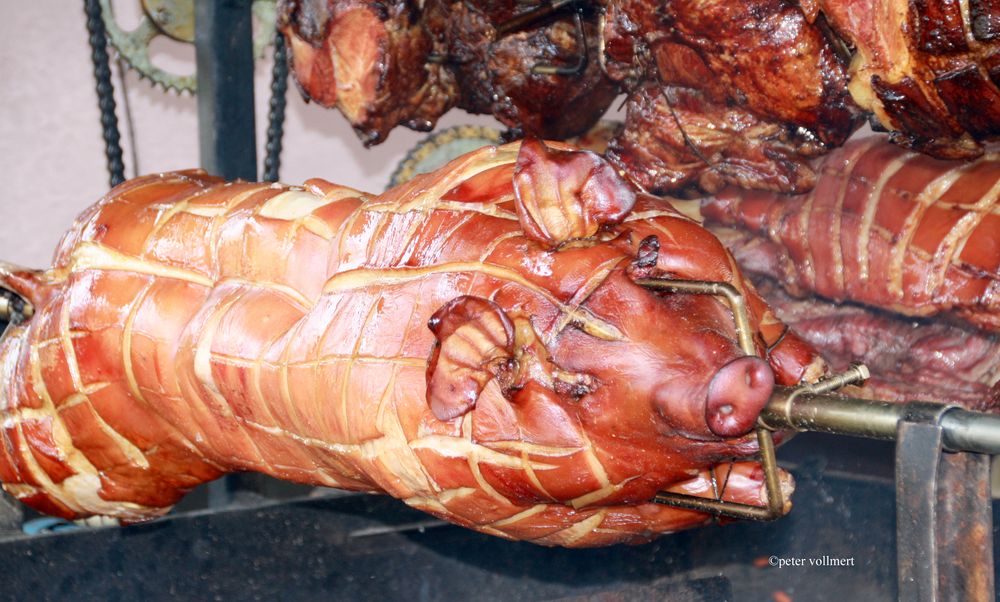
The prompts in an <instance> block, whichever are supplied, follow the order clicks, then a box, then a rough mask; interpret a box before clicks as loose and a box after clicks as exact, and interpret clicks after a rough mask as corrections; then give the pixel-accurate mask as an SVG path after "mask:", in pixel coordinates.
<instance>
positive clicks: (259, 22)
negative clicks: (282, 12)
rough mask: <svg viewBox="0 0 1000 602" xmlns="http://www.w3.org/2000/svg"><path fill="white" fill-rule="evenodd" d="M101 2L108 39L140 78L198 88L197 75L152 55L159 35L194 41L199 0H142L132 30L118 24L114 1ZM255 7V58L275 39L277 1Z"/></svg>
mask: <svg viewBox="0 0 1000 602" xmlns="http://www.w3.org/2000/svg"><path fill="white" fill-rule="evenodd" d="M100 3H101V13H102V17H103V20H104V27H105V29H106V30H107V34H108V41H109V42H110V43H111V46H112V47H114V49H115V50H116V51H118V55H119V56H121V58H122V59H124V60H125V62H126V63H128V66H129V67H130V68H132V69H135V70H136V71H137V72H138V73H139V76H140V77H144V78H146V79H149V80H150V81H151V82H153V84H155V85H159V86H162V87H163V88H164V89H166V90H175V91H177V92H191V93H192V94H194V93H195V92H196V91H197V87H198V84H197V77H196V75H194V74H192V75H177V74H175V73H170V72H169V71H166V70H164V69H162V68H160V67H157V66H156V65H154V64H153V62H152V60H151V57H150V55H149V45H150V42H152V41H153V39H154V38H156V37H158V36H166V37H168V38H171V39H173V40H176V41H177V42H181V43H186V44H193V43H194V3H195V0H140V4H141V7H142V18H141V19H140V20H139V25H137V26H136V28H135V29H133V30H131V31H125V30H124V29H122V28H121V27H120V26H119V25H118V21H117V20H116V19H115V14H114V10H113V8H112V6H111V0H100ZM251 6H252V9H251V10H253V16H254V20H255V21H256V26H255V27H254V31H255V33H254V37H253V54H254V58H255V59H259V58H260V57H262V56H263V55H264V49H265V48H267V46H268V45H269V44H271V43H272V42H273V41H274V23H275V19H276V9H275V0H253V4H252V5H251Z"/></svg>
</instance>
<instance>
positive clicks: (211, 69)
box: [195, 0, 257, 181]
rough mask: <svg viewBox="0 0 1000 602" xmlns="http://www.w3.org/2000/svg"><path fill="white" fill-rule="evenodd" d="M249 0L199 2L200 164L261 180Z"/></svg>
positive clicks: (233, 176) (224, 174) (220, 172)
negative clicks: (258, 174)
mask: <svg viewBox="0 0 1000 602" xmlns="http://www.w3.org/2000/svg"><path fill="white" fill-rule="evenodd" d="M250 8H251V0H198V2H195V49H196V53H197V64H198V134H199V143H200V151H201V166H202V167H203V168H204V169H205V170H206V171H208V172H209V173H211V174H214V175H218V176H222V177H223V178H226V179H227V180H234V179H236V178H242V179H244V180H249V181H255V180H256V179H257V143H256V137H255V132H254V99H253V21H252V18H251V17H252V14H251V10H250Z"/></svg>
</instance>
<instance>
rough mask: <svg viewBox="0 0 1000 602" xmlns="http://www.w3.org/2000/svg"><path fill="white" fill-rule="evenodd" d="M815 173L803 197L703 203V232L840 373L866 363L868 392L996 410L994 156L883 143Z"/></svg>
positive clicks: (873, 142)
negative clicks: (929, 152) (962, 156)
mask: <svg viewBox="0 0 1000 602" xmlns="http://www.w3.org/2000/svg"><path fill="white" fill-rule="evenodd" d="M819 172H820V176H819V180H818V182H817V185H816V188H815V189H814V190H813V191H812V192H811V193H809V194H807V195H801V196H787V195H777V194H768V193H761V192H740V191H736V190H726V191H724V192H722V193H720V194H719V195H717V196H716V197H714V198H710V199H706V200H704V201H703V202H702V211H703V213H704V216H705V219H706V224H707V225H708V226H709V227H710V228H711V229H712V230H713V231H714V232H715V233H716V234H717V235H718V236H719V237H720V238H721V239H722V240H723V241H724V242H725V243H726V245H727V246H728V247H729V249H730V250H731V251H732V252H733V254H734V255H735V257H736V259H737V262H738V263H739V265H740V267H741V268H742V269H743V270H744V271H745V272H746V273H747V274H748V275H750V276H751V277H753V278H755V281H756V282H757V284H758V290H759V291H761V292H762V294H763V295H764V297H765V299H767V300H768V302H769V303H770V304H771V305H772V307H773V308H774V310H775V312H776V313H777V315H778V316H779V317H780V318H781V319H782V321H784V322H785V323H787V324H789V325H790V326H791V328H792V329H793V330H794V331H795V332H796V333H797V334H799V335H800V336H802V337H803V338H805V339H806V340H807V341H809V342H810V343H811V344H812V345H814V347H815V348H816V349H817V350H819V351H820V352H821V353H822V354H823V356H824V358H825V359H827V360H828V361H829V362H830V364H831V365H832V366H833V367H834V369H843V368H846V367H847V365H848V364H850V363H852V362H863V363H865V364H866V365H867V366H868V367H869V368H870V370H871V373H872V379H871V380H870V381H869V382H868V383H867V384H866V385H865V387H866V391H865V393H864V395H865V396H867V397H872V398H875V399H881V400H886V401H906V400H913V399H929V400H935V401H940V402H947V403H957V404H960V405H963V406H966V407H969V408H973V409H976V410H983V411H993V412H996V411H998V409H1000V201H998V197H1000V162H998V161H997V157H996V156H995V155H991V154H987V155H986V156H984V157H981V158H980V159H978V160H976V161H972V162H963V163H959V162H954V161H941V160H937V159H932V158H930V157H927V156H922V155H917V154H915V153H911V152H907V151H906V150H904V149H901V148H899V147H898V146H895V145H892V144H889V143H888V141H887V140H886V139H885V137H883V136H875V137H870V138H867V139H861V140H857V141H854V142H851V143H849V144H848V145H847V146H845V147H844V148H843V149H840V150H837V151H834V152H833V153H831V154H830V155H829V156H828V157H826V158H825V159H824V161H823V163H822V165H821V166H820V168H819ZM779 285H780V288H779ZM782 289H783V290H782ZM824 298H825V299H824Z"/></svg>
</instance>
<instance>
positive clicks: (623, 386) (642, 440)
mask: <svg viewBox="0 0 1000 602" xmlns="http://www.w3.org/2000/svg"><path fill="white" fill-rule="evenodd" d="M733 266H734V263H733V261H732V258H731V256H730V255H729V254H728V253H727V252H726V251H725V249H724V248H723V247H722V245H721V244H720V243H719V242H718V240H717V239H716V238H714V237H713V236H712V235H711V234H709V233H708V231H706V230H704V229H703V228H701V227H700V226H698V225H697V224H696V223H695V222H694V221H692V220H690V219H688V218H685V217H683V216H681V215H680V214H678V213H676V212H674V211H672V210H671V209H670V208H669V207H665V206H663V205H662V203H661V202H660V201H659V200H658V199H655V198H653V197H650V196H647V195H645V194H642V193H639V192H637V191H636V190H635V188H634V187H633V186H632V185H631V184H629V183H628V182H627V181H625V180H624V179H622V178H621V177H620V176H619V175H618V174H617V173H616V172H615V170H614V169H613V168H612V167H611V166H610V165H609V164H608V163H606V162H605V161H604V160H603V159H601V158H600V157H599V156H598V155H595V154H593V153H589V152H582V151H569V150H564V149H563V148H561V147H548V146H545V145H543V144H542V143H540V142H538V141H536V140H533V141H529V142H525V143H523V144H522V145H517V144H515V145H508V146H504V147H500V148H497V147H487V148H484V149H481V150H479V151H476V152H474V153H471V154H469V155H467V156H464V157H461V158H459V159H457V160H455V161H453V162H452V163H450V164H448V165H447V166H445V167H444V168H442V169H441V170H439V171H437V172H434V173H432V174H428V175H422V176H418V177H417V178H415V179H414V180H412V181H410V182H409V183H407V184H405V185H403V186H401V187H398V188H395V189H393V190H391V191H389V192H387V193H385V194H383V195H381V196H377V197H369V196H368V195H365V194H362V193H360V192H357V191H354V190H350V189H347V188H343V187H340V186H335V185H332V184H329V183H327V182H324V181H321V180H311V181H309V182H307V183H306V185H305V186H304V187H288V186H282V185H277V184H276V185H266V184H247V183H230V184H225V183H223V182H221V181H220V180H219V179H217V178H213V177H209V176H206V175H204V174H202V173H200V172H183V173H171V174H162V175H158V176H148V177H144V178H139V179H137V180H133V181H130V182H127V183H125V184H123V185H121V186H119V187H118V188H116V189H115V190H113V191H112V192H111V193H109V195H108V196H107V197H105V198H104V199H103V200H101V201H100V202H99V203H98V204H96V205H94V206H93V207H92V208H91V209H89V210H88V211H87V212H85V213H84V214H83V215H82V216H81V218H80V219H79V220H78V221H77V223H76V224H75V225H74V227H73V228H72V229H71V230H70V232H69V233H68V234H67V235H66V236H65V238H64V239H63V242H62V243H61V245H60V247H59V250H58V252H57V255H56V260H55V264H54V267H53V268H51V269H50V270H47V271H45V272H31V271H26V270H16V269H11V268H5V269H3V270H2V271H0V284H2V286H3V288H4V289H7V290H9V291H13V292H14V293H16V294H18V295H19V296H20V297H23V298H24V299H26V300H27V301H28V302H30V304H31V306H32V307H33V308H34V312H33V314H32V315H31V317H30V318H28V319H27V320H26V321H24V322H23V323H21V324H19V325H17V326H14V327H13V328H12V330H10V331H8V333H7V335H6V336H5V337H4V339H3V341H2V342H0V413H2V416H3V422H2V428H0V440H2V442H3V445H2V446H0V479H2V481H3V484H4V487H5V488H6V490H7V491H8V492H10V493H11V494H13V495H14V496H16V497H17V498H18V499H20V500H22V501H23V502H25V503H27V504H29V505H31V506H33V507H35V508H38V509H40V510H42V511H45V512H49V513H53V514H58V515H62V516H67V517H79V516H85V515H89V514H95V513H96V514H105V515H111V516H118V517H121V518H124V519H127V520H141V519H144V518H149V517H152V516H156V515H159V514H162V513H164V512H166V511H167V510H168V509H169V508H170V506H171V505H172V504H174V503H175V502H176V501H177V500H178V499H179V498H180V497H181V496H182V495H184V493H186V492H187V491H188V490H190V489H191V488H192V487H194V486H195V485H197V484H199V483H202V482H205V481H208V480H210V479H213V478H216V477H218V476H219V475H221V474H224V473H227V472H234V471H248V470H249V471H259V472H263V473H266V474H269V475H273V476H276V477H279V478H283V479H289V480H293V481H298V482H302V483H311V484H316V485H326V486H331V487H341V488H346V489H354V490H362V491H377V492H385V493H388V494H390V495H393V496H395V497H398V498H400V499H402V500H404V501H405V502H406V503H408V504H410V505H411V506H414V507H416V508H420V509H423V510H426V511H428V512H431V513H432V514H435V515H437V516H440V517H442V518H445V519H447V520H450V521H453V522H456V523H458V524H461V525H465V526H468V527H471V528H474V529H478V530H480V531H483V532H486V533H491V534H495V535H501V536H504V537H509V538H515V539H524V540H530V541H535V542H538V543H543V544H551V545H566V546H594V545H604V544H610V543H614V542H620V541H629V542H636V541H644V540H648V539H649V538H652V537H655V536H656V535H657V534H659V533H663V532H667V531H673V530H676V529H680V528H683V527H688V526H693V525H698V524H703V523H705V522H706V521H707V520H708V518H707V517H706V516H705V515H701V514H699V513H696V512H691V511H686V510H680V509H676V508H670V507H666V506H659V505H656V504H652V503H650V500H651V499H652V497H653V495H654V494H655V493H656V492H657V491H658V490H662V489H668V490H671V491H678V492H686V493H690V494H694V495H702V496H712V497H721V498H723V499H728V500H732V501H740V502H743V503H754V504H760V503H762V487H763V485H762V474H761V471H760V469H759V466H758V465H757V464H756V463H754V462H752V461H743V462H736V463H735V464H732V463H730V462H729V461H728V460H730V459H732V458H747V457H748V456H749V455H751V454H753V453H754V452H755V451H756V441H755V440H754V439H753V437H752V436H746V433H747V432H748V431H749V430H750V429H751V428H752V427H753V426H754V424H755V421H756V417H757V414H758V412H759V411H760V409H761V407H762V406H763V404H764V403H765V402H766V401H767V399H768V398H769V396H770V393H771V390H772V386H773V383H774V382H778V383H781V384H794V383H797V382H800V381H802V380H803V379H806V380H812V379H815V378H817V377H818V376H820V375H821V374H822V372H823V371H824V369H825V368H824V364H823V362H822V360H821V359H819V358H818V356H817V355H816V354H815V352H813V351H812V350H811V348H809V347H808V346H807V345H806V344H804V343H803V342H802V341H801V340H800V339H798V338H797V337H795V336H794V335H784V334H783V333H784V330H785V328H784V326H783V325H782V324H781V323H780V322H778V321H777V320H775V319H774V317H773V315H772V314H771V313H770V310H769V309H768V308H767V306H766V305H764V304H763V303H762V302H761V300H760V299H759V297H758V296H757V294H756V293H755V292H754V290H753V288H752V287H750V286H748V285H746V284H745V282H744V280H743V279H742V277H741V276H740V274H739V272H737V271H736V270H735V269H734V267H733ZM657 276H659V277H662V276H670V277H672V278H678V279H701V280H709V281H716V282H727V283H730V284H731V285H733V286H734V287H736V288H737V289H739V290H742V291H743V294H744V295H745V297H746V299H747V302H748V304H749V309H750V315H751V321H752V323H753V329H754V333H753V340H754V345H756V346H757V348H758V351H759V352H760V353H761V354H762V356H763V357H764V358H766V359H760V358H758V357H755V356H746V355H744V353H743V352H742V351H741V347H740V345H739V344H738V343H737V341H736V338H737V333H736V330H735V329H736V326H735V324H734V320H733V316H732V314H731V312H730V310H729V309H728V307H727V306H726V305H725V304H723V303H722V302H721V301H720V300H719V299H718V298H716V297H712V296H706V295H692V294H680V293H678V294H659V293H653V292H652V291H649V290H647V289H645V288H643V287H641V286H638V285H637V284H635V279H637V278H645V277H657ZM26 313H27V312H26ZM720 462H722V464H720ZM713 470H714V471H717V474H714V475H713V472H712V471H713ZM718 483H725V486H724V487H723V488H722V490H719V489H718V488H716V485H717V484H718ZM791 486H792V485H791V480H790V477H789V476H788V475H787V474H783V476H782V488H783V489H784V490H785V493H786V494H787V493H789V492H790V490H791Z"/></svg>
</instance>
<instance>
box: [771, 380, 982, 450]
mask: <svg viewBox="0 0 1000 602" xmlns="http://www.w3.org/2000/svg"><path fill="white" fill-rule="evenodd" d="M921 416H931V417H936V418H937V423H938V424H939V425H940V426H941V429H942V431H943V433H942V443H943V445H944V448H945V449H947V450H948V451H953V452H973V453H980V454H991V455H995V454H1000V416H996V415H994V414H986V413H983V412H973V411H969V410H965V409H962V408H960V407H958V406H953V405H945V404H940V403H932V402H926V401H911V402H909V403H902V404H899V403H890V402H883V401H874V400H871V399H858V398H856V397H843V396H840V395H832V394H830V393H812V392H808V391H803V390H800V389H793V388H788V387H775V390H774V394H773V395H772V397H771V401H770V402H768V404H767V406H765V408H764V411H763V412H762V413H761V415H760V419H759V421H760V423H761V424H762V425H763V426H765V427H766V428H768V429H771V430H783V429H792V430H796V431H813V432H822V433H832V434H835V435H849V436H855V437H865V438H869V439H886V440H893V439H896V437H897V433H898V429H899V422H900V421H901V420H912V419H914V418H916V417H921Z"/></svg>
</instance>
